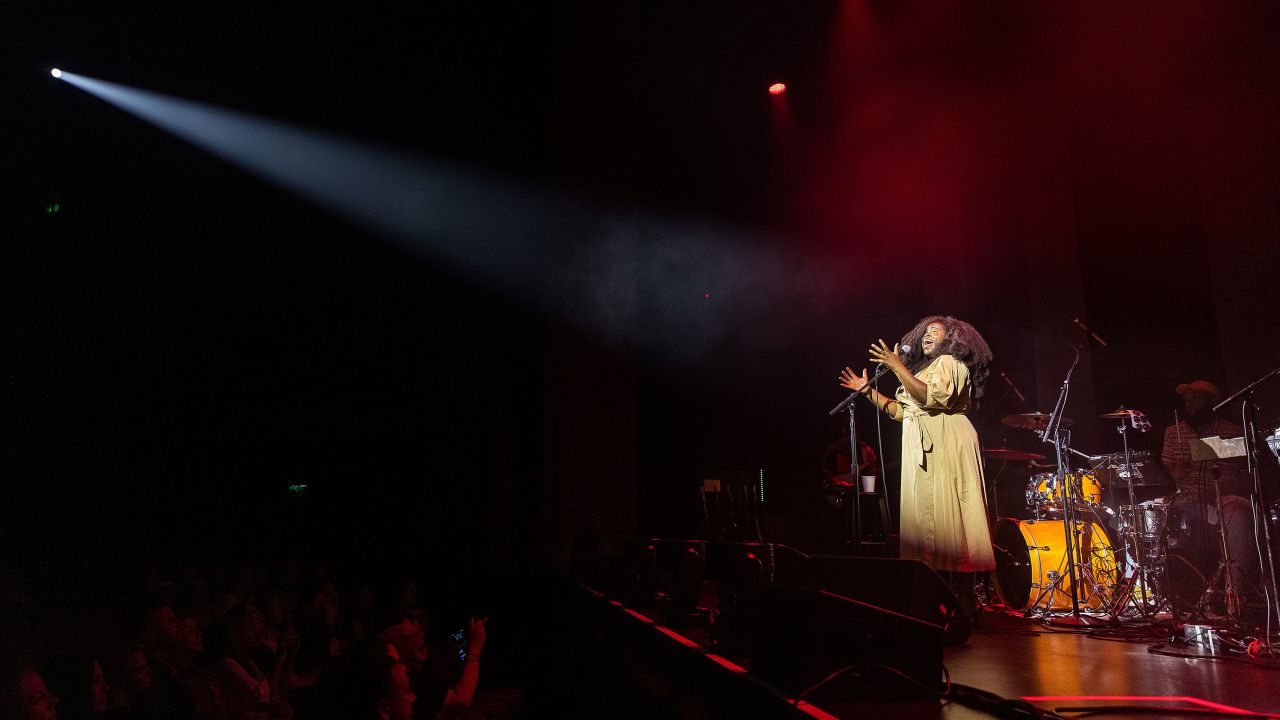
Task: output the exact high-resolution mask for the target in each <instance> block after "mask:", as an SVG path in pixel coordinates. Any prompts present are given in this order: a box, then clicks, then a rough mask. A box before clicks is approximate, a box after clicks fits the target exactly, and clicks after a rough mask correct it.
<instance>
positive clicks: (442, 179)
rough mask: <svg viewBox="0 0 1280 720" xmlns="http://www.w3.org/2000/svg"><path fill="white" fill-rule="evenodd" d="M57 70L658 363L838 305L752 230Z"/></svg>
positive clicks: (818, 264) (778, 328)
mask: <svg viewBox="0 0 1280 720" xmlns="http://www.w3.org/2000/svg"><path fill="white" fill-rule="evenodd" d="M61 76H62V77H61V79H62V80H63V81H65V82H67V83H69V84H71V85H74V86H75V87H77V88H79V89H80V90H83V91H84V92H86V93H89V94H90V95H93V96H94V97H97V98H99V99H101V100H103V101H105V102H107V103H110V104H111V105H114V106H115V107H117V108H119V109H121V110H124V111H125V112H128V113H131V114H133V115H135V116H137V117H139V118H142V119H143V120H146V121H147V122H150V123H152V124H153V125H155V126H157V127H159V128H161V129H163V130H166V131H168V132H170V133H172V134H174V135H176V136H177V137H179V138H182V139H183V140H185V141H187V142H190V143H191V144H193V145H195V146H197V147H199V148H201V149H203V150H206V151H208V152H209V153H211V154H213V155H215V156H217V157H219V158H222V159H223V160H225V161H226V162H228V163H230V164H232V165H233V166H235V167H238V168H241V169H243V170H245V171H246V172H249V173H251V174H253V175H256V176H258V177H260V178H263V179H264V180H266V181H267V182H269V183H272V184H274V185H277V186H279V187H281V188H282V189H284V190H286V191H287V192H290V193H293V194H296V195H298V196H300V197H302V198H303V199H305V200H307V201H309V202H311V203H313V204H315V205H317V206H319V207H320V208H322V209H325V210H327V211H329V212H331V213H333V214H335V215H337V216H340V217H343V218H345V219H347V220H349V221H350V222H352V223H353V224H355V225H357V226H360V227H363V228H365V229H367V230H370V231H372V232H374V233H376V234H379V235H381V236H384V237H386V238H388V239H390V240H393V241H396V242H399V243H400V244H402V245H405V246H406V247H407V248H408V249H409V250H411V251H413V252H415V253H418V254H421V255H424V256H426V257H427V258H429V259H431V260H434V261H437V262H440V263H441V264H444V265H446V266H448V267H450V268H451V269H453V270H455V271H457V272H458V273H459V274H461V275H464V276H469V277H472V278H475V279H478V280H481V281H483V282H484V283H485V284H487V285H489V286H490V287H491V288H492V289H494V290H495V291H496V292H500V293H502V294H506V295H509V296H515V297H518V298H519V299H521V300H522V301H526V302H532V303H535V304H537V305H539V306H541V307H542V308H543V309H545V310H546V311H548V312H550V313H551V314H554V315H557V316H559V317H561V318H562V319H564V320H565V321H567V322H568V323H570V324H572V325H575V326H578V327H580V328H582V329H583V330H585V331H587V332H588V333H590V334H593V335H595V336H596V337H598V338H600V339H601V340H603V341H606V342H608V343H609V344H615V345H622V346H631V347H640V348H643V349H645V350H649V351H653V352H655V353H656V354H657V357H659V358H661V359H663V360H666V361H668V362H674V363H684V362H693V361H697V360H698V359H699V358H701V357H703V356H704V355H705V353H706V352H707V351H709V350H710V349H712V348H715V347H717V346H721V345H723V344H724V343H725V342H733V343H734V344H739V345H745V346H747V347H748V348H749V349H750V350H759V349H761V348H766V347H777V346H779V345H781V344H785V342H786V340H785V337H784V336H785V334H786V333H787V330H786V329H785V324H784V323H780V322H775V321H773V320H772V319H770V317H769V316H770V313H772V312H775V309H776V308H777V307H780V306H795V305H796V304H800V305H802V306H808V307H813V306H815V305H822V304H827V303H830V302H831V298H832V297H835V296H836V293H835V290H836V288H837V286H836V285H835V284H834V283H835V281H836V278H835V277H834V276H833V275H832V273H831V272H830V270H829V267H830V266H831V265H832V261H831V260H830V259H828V258H811V257H808V256H806V255H804V254H784V253H781V252H777V251H774V250H772V249H771V248H767V247H763V246H761V245H760V244H759V243H758V242H757V241H758V240H760V238H757V237H754V236H753V235H752V234H750V233H744V232H741V231H735V230H730V229H726V228H723V227H716V226H714V225H712V224H708V223H695V222H678V221H675V220H673V219H670V218H657V217H652V216H647V215H645V214H643V213H636V212H635V211H634V210H633V209H631V208H622V209H617V210H611V209H607V208H599V207H596V206H594V204H591V203H587V202H584V201H583V199H582V198H563V197H555V196H552V195H548V194H546V193H538V192H533V191H531V190H528V189H525V188H521V187H518V186H516V185H515V184H513V183H504V182H499V181H497V180H494V179H492V178H487V177H483V176H481V175H480V174H479V173H477V172H474V171H467V170H463V169H458V168H447V167H444V166H441V165H439V164H432V163H427V162H423V161H419V160H415V159H410V158H408V157H406V155H405V153H404V152H402V151H396V150H393V149H391V148H387V147H383V146H378V145H373V144H370V143H366V142H361V141H357V140H353V139H350V138H345V137H341V136H338V135H335V134H332V133H326V132H320V131H317V130H314V129H310V128H306V127H302V126H298V125H293V124H289V123H283V122H279V121H274V120H269V119H265V118H261V117H257V116H254V115H250V114H247V113H241V112H235V111H232V110H227V109H225V108H219V107H216V106H213V105H208V104H204V103H199V102H195V101H191V100H185V99H181V98H176V97H171V96H166V95H161V94H159V93H154V92H149V91H146V90H140V89H137V88H132V87H128V86H125V85H119V84H116V83H111V82H107V81H103V80H98V79H94V78H89V77H85V76H83V75H78V74H76V73H71V72H66V71H63V72H62V73H61ZM553 231H555V232H553ZM550 243H555V245H549V244H550ZM844 299H846V300H847V298H844ZM815 312H820V311H818V310H816V309H815Z"/></svg>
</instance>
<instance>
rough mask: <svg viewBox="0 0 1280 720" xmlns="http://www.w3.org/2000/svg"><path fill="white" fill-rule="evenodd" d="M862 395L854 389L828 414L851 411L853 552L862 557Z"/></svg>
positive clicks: (878, 374)
mask: <svg viewBox="0 0 1280 720" xmlns="http://www.w3.org/2000/svg"><path fill="white" fill-rule="evenodd" d="M888 370H889V366H887V365H881V366H880V367H879V368H878V369H876V374H875V375H872V376H871V379H870V380H868V381H867V384H866V385H864V386H863V390H866V389H868V388H870V387H871V386H872V385H873V384H874V383H875V382H876V381H877V380H879V379H880V377H881V376H882V375H884V374H885V373H886V372H887V371H888ZM862 395H863V391H862V390H854V391H853V392H851V393H849V397H847V398H845V399H844V400H841V401H840V404H839V405H836V406H835V407H833V408H831V410H830V411H829V412H827V415H829V416H834V415H835V414H836V413H838V412H840V411H841V410H848V412H849V449H850V455H849V465H850V467H849V470H850V475H851V476H852V478H851V479H852V480H853V503H852V509H853V521H852V523H851V529H852V530H853V550H854V553H853V554H854V555H856V556H857V557H862V477H861V474H860V473H859V471H858V464H859V461H860V460H861V459H862V453H860V452H858V414H857V412H856V411H857V408H858V405H857V403H856V402H854V401H855V400H857V399H858V398H859V397H862ZM880 482H884V479H883V478H882V479H881V480H880ZM888 532H889V529H888V528H885V534H886V535H887V534H888Z"/></svg>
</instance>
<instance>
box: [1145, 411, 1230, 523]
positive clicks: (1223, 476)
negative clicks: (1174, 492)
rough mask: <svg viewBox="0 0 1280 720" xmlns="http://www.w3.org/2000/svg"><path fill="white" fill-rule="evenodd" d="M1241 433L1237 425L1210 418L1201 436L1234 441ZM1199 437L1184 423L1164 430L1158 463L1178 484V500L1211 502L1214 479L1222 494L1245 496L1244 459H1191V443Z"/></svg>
mask: <svg viewBox="0 0 1280 720" xmlns="http://www.w3.org/2000/svg"><path fill="white" fill-rule="evenodd" d="M1243 434H1244V430H1242V429H1241V428H1240V426H1239V425H1237V424H1235V423H1233V422H1231V421H1230V420H1223V419H1222V418H1220V417H1218V416H1217V415H1214V416H1213V418H1212V419H1211V420H1210V421H1209V426H1208V427H1207V428H1205V431H1204V437H1213V436H1215V435H1216V436H1218V437H1220V438H1236V437H1240V436H1241V435H1243ZM1200 437H1201V436H1200V435H1198V434H1197V433H1196V431H1195V430H1193V429H1192V428H1191V425H1190V423H1187V422H1186V421H1183V422H1179V423H1176V424H1174V425H1170V426H1169V427H1168V429H1166V430H1165V431H1164V451H1163V452H1161V453H1160V462H1161V463H1162V464H1163V465H1164V468H1165V470H1167V471H1169V475H1171V476H1173V480H1174V482H1175V483H1177V485H1178V500H1180V501H1183V500H1190V501H1195V502H1203V503H1209V502H1213V499H1214V497H1213V479H1214V476H1217V478H1218V484H1219V488H1220V489H1221V491H1222V495H1223V496H1224V497H1225V496H1227V495H1241V496H1244V497H1248V496H1249V485H1248V483H1247V482H1246V479H1245V476H1244V473H1243V472H1241V470H1242V468H1243V466H1244V458H1233V459H1231V460H1200V461H1193V460H1192V459H1191V441H1192V440H1198V439H1200Z"/></svg>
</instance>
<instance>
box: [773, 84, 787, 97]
mask: <svg viewBox="0 0 1280 720" xmlns="http://www.w3.org/2000/svg"><path fill="white" fill-rule="evenodd" d="M786 91H787V86H786V85H784V84H783V83H774V84H772V85H770V86H769V94H770V95H781V94H782V93H784V92H786Z"/></svg>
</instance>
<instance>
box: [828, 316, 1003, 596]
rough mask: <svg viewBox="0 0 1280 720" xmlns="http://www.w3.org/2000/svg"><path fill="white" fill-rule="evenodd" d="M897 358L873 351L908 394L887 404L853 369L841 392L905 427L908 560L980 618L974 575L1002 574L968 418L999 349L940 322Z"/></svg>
mask: <svg viewBox="0 0 1280 720" xmlns="http://www.w3.org/2000/svg"><path fill="white" fill-rule="evenodd" d="M901 346H902V347H907V348H908V351H907V353H906V357H905V358H904V357H902V356H901V355H899V351H898V348H899V345H894V346H893V349H890V348H889V347H888V346H887V345H886V344H885V342H884V340H881V341H879V344H875V345H872V346H871V361H872V362H878V363H884V365H885V366H886V367H887V368H888V369H889V371H891V372H892V373H893V374H894V375H896V376H897V377H898V380H899V381H901V382H902V386H901V387H899V388H898V391H897V393H896V394H895V396H894V397H892V398H890V397H885V396H884V395H881V394H880V393H879V392H876V390H875V389H874V388H872V387H871V386H870V383H869V382H868V380H867V371H866V370H865V369H864V370H863V371H862V375H861V376H858V375H855V374H854V373H853V370H851V369H849V368H845V369H844V372H842V373H840V385H841V386H843V387H846V388H848V389H850V390H853V391H856V392H861V393H863V394H864V395H866V396H867V397H868V398H869V399H870V400H871V402H873V403H874V404H875V406H876V407H877V408H879V409H880V410H881V411H883V412H884V413H885V414H886V415H888V416H889V417H891V418H893V419H894V420H897V421H899V422H901V423H902V512H901V515H900V517H901V528H900V536H901V540H902V549H901V557H903V558H904V559H913V560H923V561H924V562H925V563H926V564H928V565H929V567H931V568H933V569H934V570H935V571H937V572H938V574H939V575H942V577H943V578H944V579H946V580H948V581H949V582H950V585H951V588H952V589H953V590H955V591H956V594H957V595H958V596H959V597H960V600H961V602H962V603H963V605H964V607H965V608H966V610H968V611H969V612H973V611H975V610H976V598H975V596H974V593H973V573H975V572H980V571H985V570H991V569H993V568H995V565H996V563H995V556H994V555H993V553H992V550H991V532H990V530H989V529H988V528H987V509H986V503H985V501H984V499H983V484H982V456H981V454H980V449H979V447H978V433H977V431H975V430H974V429H973V425H972V424H971V423H970V422H969V418H967V417H965V413H966V412H968V411H969V409H970V408H971V407H972V406H973V405H974V404H975V403H976V402H977V400H978V398H980V397H982V386H983V383H984V382H985V381H986V379H987V374H988V370H987V366H988V364H989V363H990V362H991V349H990V348H988V347H987V342H986V340H983V339H982V336H981V335H979V334H978V331H977V330H975V329H974V328H973V326H972V325H970V324H969V323H967V322H964V321H962V320H957V319H955V318H953V317H949V316H941V315H933V316H930V317H926V318H924V319H923V320H921V321H920V322H918V323H916V326H915V328H913V329H912V330H911V332H909V333H907V334H906V336H905V337H903V338H902V343H901Z"/></svg>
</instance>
